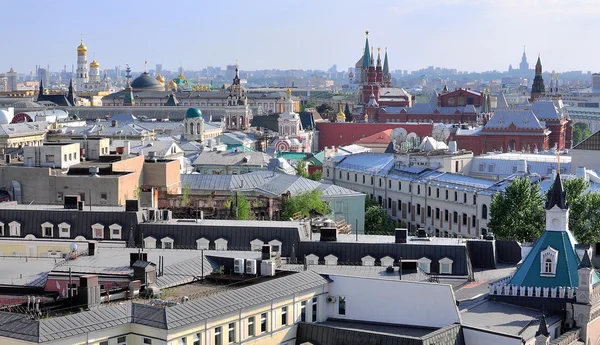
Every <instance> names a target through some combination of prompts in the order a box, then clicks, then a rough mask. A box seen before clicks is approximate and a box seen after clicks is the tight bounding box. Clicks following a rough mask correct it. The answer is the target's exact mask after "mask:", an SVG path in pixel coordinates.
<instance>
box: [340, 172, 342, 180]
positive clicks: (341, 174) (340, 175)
mask: <svg viewBox="0 0 600 345" xmlns="http://www.w3.org/2000/svg"><path fill="white" fill-rule="evenodd" d="M341 179H342V172H341V171H340V180H341Z"/></svg>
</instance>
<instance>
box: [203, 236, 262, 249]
mask: <svg viewBox="0 0 600 345" xmlns="http://www.w3.org/2000/svg"><path fill="white" fill-rule="evenodd" d="M209 245H210V240H208V239H206V238H204V237H202V238H199V239H197V240H196V248H197V249H198V250H203V249H205V250H208V246H209ZM257 250H262V244H261V245H260V249H257Z"/></svg>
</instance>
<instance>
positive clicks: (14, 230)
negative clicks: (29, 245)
mask: <svg viewBox="0 0 600 345" xmlns="http://www.w3.org/2000/svg"><path fill="white" fill-rule="evenodd" d="M8 228H9V234H10V236H21V223H19V222H16V221H12V222H10V223H8Z"/></svg>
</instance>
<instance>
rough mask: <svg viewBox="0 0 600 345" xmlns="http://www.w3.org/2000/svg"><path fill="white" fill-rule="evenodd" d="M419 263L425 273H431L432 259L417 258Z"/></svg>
mask: <svg viewBox="0 0 600 345" xmlns="http://www.w3.org/2000/svg"><path fill="white" fill-rule="evenodd" d="M417 264H418V265H419V268H420V269H421V271H423V272H425V273H431V272H430V270H431V260H429V259H428V258H426V257H422V258H420V259H419V260H417Z"/></svg>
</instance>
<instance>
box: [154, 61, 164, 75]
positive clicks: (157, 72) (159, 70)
mask: <svg viewBox="0 0 600 345" xmlns="http://www.w3.org/2000/svg"><path fill="white" fill-rule="evenodd" d="M162 71H163V69H162V64H160V63H157V64H156V74H162Z"/></svg>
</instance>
